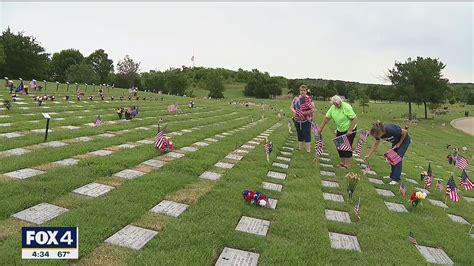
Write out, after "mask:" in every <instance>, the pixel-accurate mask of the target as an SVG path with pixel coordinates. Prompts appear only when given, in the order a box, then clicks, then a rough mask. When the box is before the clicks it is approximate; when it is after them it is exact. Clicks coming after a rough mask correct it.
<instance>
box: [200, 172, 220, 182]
mask: <svg viewBox="0 0 474 266" xmlns="http://www.w3.org/2000/svg"><path fill="white" fill-rule="evenodd" d="M221 177H222V174H219V173H215V172H211V171H206V172H204V173H202V174H201V175H200V176H199V178H202V179H209V180H217V179H219V178H221Z"/></svg>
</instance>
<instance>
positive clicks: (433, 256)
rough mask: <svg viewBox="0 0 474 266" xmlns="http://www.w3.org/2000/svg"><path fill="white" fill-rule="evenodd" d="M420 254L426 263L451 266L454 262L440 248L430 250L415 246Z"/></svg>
mask: <svg viewBox="0 0 474 266" xmlns="http://www.w3.org/2000/svg"><path fill="white" fill-rule="evenodd" d="M415 246H416V248H417V249H418V251H419V252H420V254H421V255H422V256H423V257H424V258H425V260H426V262H428V263H435V264H444V265H453V264H454V262H453V261H452V260H451V259H450V258H449V256H448V255H447V254H446V253H445V252H444V250H442V249H440V248H432V247H426V246H420V245H415Z"/></svg>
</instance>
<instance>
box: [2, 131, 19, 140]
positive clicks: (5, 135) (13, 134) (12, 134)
mask: <svg viewBox="0 0 474 266" xmlns="http://www.w3.org/2000/svg"><path fill="white" fill-rule="evenodd" d="M22 136H23V134H20V133H17V132H8V133H2V134H0V137H3V138H7V139H13V138H18V137H22Z"/></svg>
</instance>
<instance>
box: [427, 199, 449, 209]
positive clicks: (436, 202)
mask: <svg viewBox="0 0 474 266" xmlns="http://www.w3.org/2000/svg"><path fill="white" fill-rule="evenodd" d="M428 201H429V202H431V204H433V205H434V206H437V207H441V208H445V209H446V208H449V207H448V205H446V204H444V202H442V201H439V200H434V199H428Z"/></svg>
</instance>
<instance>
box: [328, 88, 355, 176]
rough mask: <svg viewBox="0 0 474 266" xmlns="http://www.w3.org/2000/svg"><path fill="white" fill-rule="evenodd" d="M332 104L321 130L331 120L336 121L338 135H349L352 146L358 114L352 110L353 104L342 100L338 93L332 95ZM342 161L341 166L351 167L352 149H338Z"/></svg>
mask: <svg viewBox="0 0 474 266" xmlns="http://www.w3.org/2000/svg"><path fill="white" fill-rule="evenodd" d="M331 102H332V106H331V107H330V108H329V110H328V111H327V113H326V116H325V117H324V119H323V122H322V123H321V128H320V131H323V129H324V127H325V126H326V125H327V123H328V122H329V120H331V119H332V120H334V123H336V137H340V136H342V135H347V139H348V140H349V143H350V145H351V147H352V143H353V142H354V138H355V136H356V131H357V115H356V114H355V113H354V110H352V106H351V105H350V104H348V103H346V102H344V101H343V100H342V98H341V97H340V96H338V95H334V96H332V97H331ZM337 152H338V153H339V158H341V163H340V164H339V168H349V167H350V166H351V162H352V151H343V150H338V151H337Z"/></svg>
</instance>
